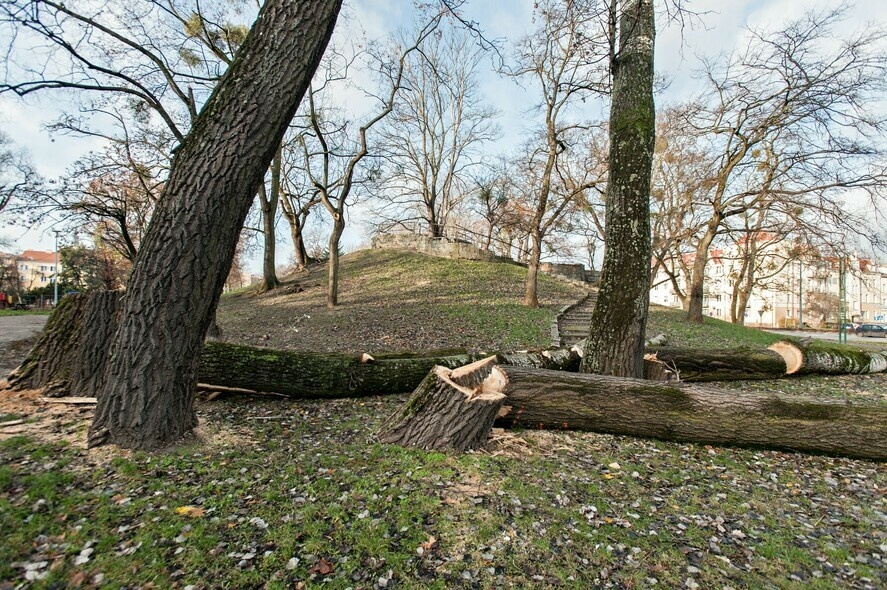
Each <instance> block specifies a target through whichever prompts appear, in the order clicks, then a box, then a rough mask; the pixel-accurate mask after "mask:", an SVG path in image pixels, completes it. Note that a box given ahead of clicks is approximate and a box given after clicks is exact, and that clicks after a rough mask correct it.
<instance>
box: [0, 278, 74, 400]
mask: <svg viewBox="0 0 887 590" xmlns="http://www.w3.org/2000/svg"><path fill="white" fill-rule="evenodd" d="M88 302H89V295H87V294H81V293H78V294H72V295H66V296H65V297H63V298H62V300H61V301H59V304H58V306H57V307H56V308H55V311H53V312H52V315H51V316H50V318H49V320H48V321H47V322H46V326H45V327H44V328H43V332H42V333H41V334H40V338H38V339H37V342H36V343H35V344H34V346H33V347H32V348H31V351H30V352H29V353H28V356H27V357H26V358H25V360H24V361H22V364H21V365H19V366H18V368H16V369H15V370H14V371H12V373H10V374H9V377H7V381H8V383H9V385H10V387H12V388H14V389H44V390H45V392H46V395H49V396H52V395H59V394H64V393H65V392H67V389H68V379H69V376H70V373H71V369H72V367H74V366H76V362H77V361H76V355H77V349H78V344H79V341H80V332H81V329H82V327H83V317H84V316H85V315H86V312H87V304H88Z"/></svg>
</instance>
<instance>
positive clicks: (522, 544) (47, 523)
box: [0, 397, 887, 589]
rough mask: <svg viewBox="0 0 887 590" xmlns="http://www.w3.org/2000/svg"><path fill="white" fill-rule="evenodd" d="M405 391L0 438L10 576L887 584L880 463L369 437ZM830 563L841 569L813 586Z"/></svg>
mask: <svg viewBox="0 0 887 590" xmlns="http://www.w3.org/2000/svg"><path fill="white" fill-rule="evenodd" d="M401 399H402V398H401ZM399 401H400V399H398V398H396V397H395V398H392V397H387V398H369V399H366V400H362V401H360V402H356V401H354V400H342V401H332V402H330V401H327V402H291V401H287V400H282V401H276V400H267V399H249V400H243V399H240V398H228V399H226V400H221V401H219V400H217V401H215V402H210V403H202V404H199V405H198V411H199V414H200V417H201V421H202V422H203V424H204V426H205V428H206V429H207V432H216V433H218V437H217V438H215V439H210V440H209V441H208V442H205V443H190V444H187V445H184V446H181V447H178V448H176V449H172V450H170V451H166V452H157V453H135V454H132V455H129V456H121V455H112V456H109V455H108V454H107V453H101V454H99V455H95V454H94V453H92V454H90V455H87V454H86V453H84V452H83V451H82V450H80V449H78V448H74V447H71V446H66V445H60V444H56V443H45V442H40V441H38V440H36V439H33V438H26V437H16V438H14V439H10V440H7V441H4V442H2V443H0V465H2V467H0V530H2V532H3V535H4V543H2V544H0V583H2V581H4V580H5V581H15V582H17V581H19V580H21V579H22V576H23V575H24V573H23V572H24V570H23V569H22V568H21V567H16V566H14V565H13V564H16V563H24V562H40V561H46V562H48V563H47V565H46V566H45V567H44V568H42V569H41V570H40V571H44V572H47V577H46V578H45V579H42V580H39V581H38V582H37V583H36V584H35V587H38V588H49V587H63V586H64V584H66V583H71V580H77V579H80V577H81V576H85V577H86V579H87V581H89V580H92V579H94V577H95V576H96V575H98V574H102V576H103V578H104V579H103V583H104V584H108V585H110V586H111V587H120V586H127V587H139V586H143V585H145V584H147V583H149V582H150V583H152V584H153V585H154V587H173V585H174V584H177V585H178V586H179V587H184V586H187V585H190V584H195V585H196V586H197V587H199V588H205V587H216V588H252V587H256V588H258V587H267V588H294V587H302V586H300V584H305V585H306V587H308V588H315V587H318V588H319V587H324V588H341V589H344V588H349V587H350V588H357V587H364V588H370V587H373V586H374V584H376V583H377V581H378V579H379V578H380V577H385V578H386V579H387V577H388V572H389V571H390V572H391V577H392V584H393V585H396V587H399V588H415V589H419V588H441V589H444V588H453V587H470V586H472V585H475V586H476V587H482V588H487V587H497V586H504V587H517V588H530V587H533V588H537V587H543V588H544V587H555V586H561V587H568V588H587V587H602V586H605V585H606V584H613V585H614V586H615V587H649V586H650V582H649V580H650V579H651V578H655V579H656V581H657V584H656V587H664V588H674V587H682V586H683V585H684V583H685V580H686V579H687V578H692V579H693V580H694V581H695V583H697V584H699V586H700V587H702V588H709V587H718V588H719V587H722V586H724V585H731V586H733V587H753V588H758V587H769V586H773V587H779V588H807V587H822V588H830V587H842V586H844V585H849V586H854V587H855V586H860V587H863V586H864V585H865V584H864V583H863V582H862V581H861V580H862V578H868V579H871V580H879V579H880V580H883V577H882V576H883V574H884V572H883V571H882V570H881V569H880V568H879V567H878V566H877V565H875V564H871V563H870V564H866V563H862V562H857V561H855V558H856V556H870V555H871V554H872V553H878V552H879V551H881V550H880V549H879V547H878V545H879V543H884V540H883V538H882V537H881V533H879V532H878V531H883V526H882V525H883V511H884V510H885V508H887V504H885V500H884V498H883V497H881V496H879V492H878V490H879V489H881V488H882V486H883V485H884V484H885V483H887V482H885V480H887V475H885V470H884V468H883V466H878V465H875V464H867V463H865V462H857V461H851V460H845V459H835V458H826V457H803V456H796V455H792V454H780V453H768V452H757V451H750V450H741V449H721V448H715V449H711V448H710V447H704V446H701V445H681V444H670V443H663V442H656V441H644V440H639V439H631V438H627V437H613V436H607V435H597V434H581V433H546V432H540V433H534V432H524V433H522V434H520V436H519V438H514V437H512V439H510V442H509V440H508V439H506V440H505V441H504V442H502V443H500V444H499V446H497V447H494V448H493V449H492V450H491V452H487V453H470V454H464V455H451V454H447V453H438V452H424V451H421V450H415V449H404V448H401V447H397V446H390V445H382V444H378V443H376V442H374V440H373V434H372V433H373V432H374V431H375V430H376V429H377V428H378V426H379V423H380V421H381V420H382V418H383V417H384V416H386V415H387V414H389V413H390V412H391V411H393V409H394V408H395V407H396V406H397V404H398V403H399ZM263 416H264V417H267V416H272V417H273V419H272V420H258V419H255V418H257V417H263ZM511 444H516V445H518V446H515V447H511V446H509V445H511ZM614 462H617V463H619V467H618V468H617V467H613V466H612V463H614ZM826 477H832V478H835V481H836V482H837V483H836V487H830V486H829V485H824V484H823V480H824V478H826ZM185 506H191V507H195V508H199V511H197V513H196V514H195V516H196V517H189V516H187V515H183V514H179V513H178V512H177V508H180V507H185ZM832 521H834V522H832ZM679 525H680V526H679ZM814 525H815V526H814ZM811 526H812V528H810V527H811ZM811 531H813V532H816V534H812V533H811ZM739 535H742V536H741V537H740V536H739ZM879 538H881V539H882V540H880V541H879V540H878V539H879ZM712 539H716V543H715V544H716V546H717V552H716V551H714V550H713V549H711V547H710V544H711V543H713V541H712ZM799 539H803V540H804V543H802V544H799ZM423 544H424V545H423ZM84 548H92V549H93V552H92V554H91V555H89V560H88V561H85V562H84V563H79V564H78V563H76V561H77V558H78V556H80V555H83V550H84ZM420 549H421V550H420ZM321 560H323V562H325V563H329V564H332V571H331V572H329V573H327V574H325V575H324V574H320V573H318V570H319V564H321ZM725 560H726V561H725ZM825 561H830V562H831V563H832V564H834V566H835V567H836V568H838V569H839V573H837V574H826V575H825V577H824V578H823V579H821V580H819V581H817V579H815V578H814V574H813V572H819V573H822V572H821V570H822V564H823V563H824V562H825ZM851 572H852V573H851ZM795 573H798V574H799V575H800V576H802V577H801V578H800V579H802V580H803V582H797V581H793V580H792V579H791V576H792V575H793V574H795ZM466 576H469V577H470V581H469V580H468V579H467V578H466ZM835 576H837V577H835Z"/></svg>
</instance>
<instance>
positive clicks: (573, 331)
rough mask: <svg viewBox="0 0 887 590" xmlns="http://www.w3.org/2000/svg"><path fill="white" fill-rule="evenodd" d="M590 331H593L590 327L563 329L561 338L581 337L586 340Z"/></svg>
mask: <svg viewBox="0 0 887 590" xmlns="http://www.w3.org/2000/svg"><path fill="white" fill-rule="evenodd" d="M590 331H591V330H590V329H589V328H588V326H585V327H582V328H563V329H561V336H581V337H582V338H585V337H586V336H588V333H589V332H590Z"/></svg>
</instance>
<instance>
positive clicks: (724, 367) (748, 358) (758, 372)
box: [644, 348, 786, 383]
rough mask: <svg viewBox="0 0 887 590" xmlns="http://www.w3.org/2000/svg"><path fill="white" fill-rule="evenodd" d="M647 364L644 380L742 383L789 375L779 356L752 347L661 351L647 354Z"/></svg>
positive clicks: (645, 359) (668, 349)
mask: <svg viewBox="0 0 887 590" xmlns="http://www.w3.org/2000/svg"><path fill="white" fill-rule="evenodd" d="M644 361H645V368H644V377H645V378H646V379H651V380H654V381H672V380H678V381H688V382H693V383H701V382H706V381H743V380H751V379H779V378H780V377H784V376H785V374H786V363H785V361H784V360H783V359H782V357H781V356H780V355H779V354H777V353H775V352H772V351H770V350H754V349H749V348H734V349H726V350H702V349H698V348H690V349H682V348H660V349H657V350H655V351H652V352H649V353H648V354H646V355H645V357H644Z"/></svg>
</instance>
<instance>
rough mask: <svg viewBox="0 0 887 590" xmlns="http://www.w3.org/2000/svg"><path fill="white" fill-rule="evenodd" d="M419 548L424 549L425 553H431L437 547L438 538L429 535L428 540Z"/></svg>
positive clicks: (420, 544)
mask: <svg viewBox="0 0 887 590" xmlns="http://www.w3.org/2000/svg"><path fill="white" fill-rule="evenodd" d="M419 546H420V547H422V549H424V550H425V551H431V550H432V549H434V548H435V547H437V538H436V537H433V536H431V535H428V540H427V541H424V542H422V543H419Z"/></svg>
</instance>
